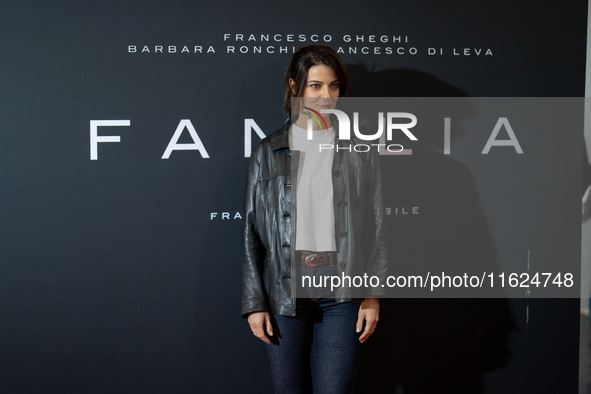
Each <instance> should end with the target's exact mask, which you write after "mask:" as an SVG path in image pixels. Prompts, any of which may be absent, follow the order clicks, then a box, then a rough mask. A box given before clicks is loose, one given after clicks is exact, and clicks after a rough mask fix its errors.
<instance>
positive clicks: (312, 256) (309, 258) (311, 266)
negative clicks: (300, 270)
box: [304, 253, 320, 268]
mask: <svg viewBox="0 0 591 394" xmlns="http://www.w3.org/2000/svg"><path fill="white" fill-rule="evenodd" d="M316 257H318V253H310V254H309V255H307V256H306V257H304V264H306V265H307V266H308V267H310V268H315V267H318V266H319V265H320V264H313V263H311V262H310V261H312V260H313V259H314V258H316Z"/></svg>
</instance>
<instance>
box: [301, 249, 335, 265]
mask: <svg viewBox="0 0 591 394" xmlns="http://www.w3.org/2000/svg"><path fill="white" fill-rule="evenodd" d="M298 255H299V256H300V261H301V263H302V264H303V265H307V266H308V267H311V268H314V267H318V266H321V265H330V266H333V265H335V264H336V263H337V254H336V253H326V252H325V253H314V252H298Z"/></svg>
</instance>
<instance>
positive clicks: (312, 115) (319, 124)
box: [304, 107, 328, 130]
mask: <svg viewBox="0 0 591 394" xmlns="http://www.w3.org/2000/svg"><path fill="white" fill-rule="evenodd" d="M304 109H307V110H308V111H311V112H313V113H314V114H316V115H318V116H319V117H320V119H322V123H324V127H326V130H328V125H327V124H326V120H324V117H323V116H322V115H320V112H318V111H315V110H313V109H312V108H309V107H304ZM304 113H305V114H306V115H309V116H311V117H312V118H314V120H315V121H316V123H318V126H320V129H322V123H320V119H318V117H317V116H315V115H314V114H311V113H309V112H304Z"/></svg>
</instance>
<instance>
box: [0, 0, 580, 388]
mask: <svg viewBox="0 0 591 394" xmlns="http://www.w3.org/2000/svg"><path fill="white" fill-rule="evenodd" d="M0 18H1V19H2V22H1V24H0V37H1V38H0V51H1V52H0V53H1V55H0V92H1V93H0V94H1V97H2V107H1V116H0V168H1V171H0V225H1V226H0V248H1V254H0V316H1V318H0V349H1V350H0V391H2V392H25V393H38V392H48V393H49V392H59V393H64V392H76V393H79V392H88V393H93V392H94V393H106V392H145V393H149V392H153V393H161V392H182V393H184V392H207V393H219V392H243V393H250V392H253V393H254V392H257V393H261V392H270V390H271V389H270V377H269V374H268V371H267V365H266V359H265V355H264V349H263V347H262V344H261V343H259V341H258V340H256V338H254V337H253V336H252V334H251V333H250V330H249V329H248V326H247V324H246V321H244V320H243V319H241V317H240V301H239V300H240V229H241V224H242V220H241V213H242V196H243V185H244V177H245V173H246V168H247V163H248V160H247V159H246V158H245V154H244V145H245V142H244V141H245V119H253V120H254V122H256V124H257V125H258V127H260V129H261V130H262V131H263V132H264V133H265V134H269V133H271V132H272V131H273V130H275V129H276V128H277V127H278V126H279V125H280V124H281V123H282V122H283V115H282V113H281V100H282V92H281V80H282V74H283V70H284V67H285V64H286V62H287V60H288V56H289V53H291V52H292V51H293V47H296V46H298V45H302V44H310V43H311V42H312V40H313V39H315V36H313V35H314V34H318V35H319V38H320V40H319V41H320V42H323V41H324V40H323V39H322V37H324V36H325V35H329V36H330V42H329V44H331V45H333V46H335V47H337V48H339V47H340V48H342V49H343V51H344V52H345V53H344V54H343V56H342V57H343V60H344V61H345V63H347V65H349V66H350V69H351V85H350V86H351V94H354V93H355V92H357V95H368V96H455V95H466V96H498V97H505V96H507V97H521V96H524V97H529V96H537V97H544V96H549V97H561V96H565V97H566V96H584V75H585V52H586V42H585V37H586V20H587V2H586V1H582V0H581V1H569V2H563V1H558V0H551V1H544V2H539V1H529V0H528V1H521V2H517V4H515V3H514V2H504V1H448V2H445V3H441V4H435V3H434V2H429V1H417V0H413V1H406V0H403V1H397V2H387V1H364V2H354V1H340V2H334V3H333V2H320V3H318V2H308V1H300V2H291V3H277V2H271V1H269V2H265V1H253V2H246V3H238V2H224V1H220V2H215V3H214V2H207V3H206V2H194V1H180V0H179V1H166V2H164V1H141V2H140V1H128V2H110V1H104V2H92V3H88V2H74V1H43V2H42V1H32V2H17V1H8V0H7V1H3V2H2V3H1V4H0ZM225 34H229V36H228V37H227V38H225ZM236 34H242V35H243V39H244V41H243V42H241V41H238V40H237V37H236ZM251 34H253V35H254V38H255V40H256V41H252V40H251V41H248V38H249V36H250V35H251ZM277 34H279V35H280V36H277V37H278V39H279V40H280V41H274V36H275V35H277ZM288 34H294V42H288V41H287V40H288V36H287V35H288ZM261 35H264V36H267V35H268V36H269V37H270V41H269V42H264V41H263V42H261ZM299 35H304V36H305V37H304V38H305V39H304V41H303V42H299V41H298V37H299ZM371 35H375V36H376V38H375V40H376V41H378V42H376V43H372V42H369V41H370V40H371V38H370V36H371ZM344 36H350V37H351V39H352V40H351V41H350V42H346V41H345V39H344ZM357 36H360V37H363V42H360V41H358V40H357ZM381 36H386V40H387V42H386V43H382V42H379V39H380V37H381ZM157 46H162V48H163V49H162V53H160V52H157ZM169 46H174V47H175V48H174V49H173V48H169ZM184 46H187V50H188V51H189V53H185V52H182V50H183V47H184ZM195 46H200V47H202V52H203V53H195ZM228 46H233V47H234V53H228ZM259 46H260V48H261V52H262V53H255V50H256V49H257V47H259ZM144 47H146V50H145V51H143V50H144ZM376 47H379V48H380V49H379V50H376V49H375V48H376ZM241 48H242V51H244V52H246V53H241V52H240V50H241ZM350 48H354V49H355V50H356V51H357V53H356V54H350V53H349V51H350ZM364 48H367V49H364ZM386 48H391V50H392V52H393V53H392V54H387V53H386V52H387V51H388V50H387V49H386ZM399 48H402V49H399ZM413 48H414V49H413ZM429 48H434V50H435V52H436V53H437V54H436V55H429ZM465 48H468V50H467V52H465ZM415 49H416V54H412V53H414V50H415ZM134 50H135V51H134ZM142 51H143V52H142ZM208 51H209V52H210V53H207V52H208ZM376 51H378V52H379V53H380V54H376ZM397 51H401V52H402V53H403V54H398V52H397ZM269 52H273V53H269ZM282 52H288V53H282ZM363 52H369V54H364V53H363ZM440 53H442V54H440ZM454 53H459V55H455V54H454ZM464 53H469V55H464ZM477 53H479V54H477ZM487 53H489V54H488V55H487ZM392 76H395V81H397V82H396V83H391V77H392ZM386 82H388V83H386ZM368 86H370V87H373V88H368ZM182 119H189V120H190V121H191V124H192V125H193V127H194V128H195V131H196V132H197V134H198V136H199V139H200V140H201V142H202V143H203V146H204V149H205V150H206V151H207V154H208V156H209V158H203V154H204V150H203V149H202V150H201V151H195V150H192V151H179V150H177V151H173V152H172V154H171V156H170V158H169V159H161V157H162V156H163V153H164V151H165V149H166V147H167V145H168V144H169V141H170V140H171V138H172V136H173V134H174V132H175V130H176V129H177V126H178V125H179V123H180V122H181V120H182ZM91 120H129V124H130V125H129V126H119V127H99V129H98V134H99V135H101V136H108V135H112V136H120V142H118V143H114V142H113V143H99V144H98V160H90V158H91V157H90V142H91V139H90V121H91ZM247 131H248V132H250V129H249V128H247ZM580 134H581V135H582V130H581V132H580ZM247 135H250V133H248V134H247ZM252 135H253V137H252V139H253V144H254V143H256V142H257V141H258V139H259V138H258V137H257V136H256V133H254V132H253V133H252ZM466 141H470V139H469V138H468V139H467V140H466ZM179 142H180V143H190V142H192V140H191V138H190V136H189V133H188V132H187V130H185V131H184V133H183V135H182V136H181V138H180V139H179ZM469 145H470V144H468V146H469ZM499 149H500V148H499ZM571 150H572V149H571ZM561 152H562V153H560V155H561V156H559V157H555V156H552V155H549V156H548V160H561V158H564V157H566V156H568V155H569V154H570V155H572V157H574V159H573V160H578V159H577V158H578V157H579V156H580V155H581V152H578V151H577V149H574V151H566V152H564V151H561ZM423 157H424V156H423ZM451 158H452V159H453V161H449V160H447V161H445V164H446V166H444V167H441V168H447V169H449V171H451V172H447V173H442V174H440V175H441V176H443V177H446V176H447V177H449V178H450V179H451V178H453V180H454V181H455V182H456V183H455V184H454V185H457V186H458V187H460V188H461V189H460V190H464V196H466V200H467V201H469V205H468V207H469V212H476V213H477V214H478V215H482V218H483V221H481V222H479V223H480V226H479V227H478V229H477V231H478V232H479V234H483V235H482V236H483V237H485V238H486V239H488V241H487V243H486V244H485V246H484V247H485V248H489V249H490V250H491V253H492V257H487V258H494V259H497V260H499V261H501V262H503V261H505V260H506V259H510V258H513V256H514V255H513V254H512V253H515V254H516V255H518V256H519V258H520V259H521V258H524V253H526V249H527V242H525V244H524V248H523V249H521V250H517V251H515V250H508V249H507V248H504V246H503V245H504V242H503V240H504V238H503V237H511V236H515V234H512V233H510V232H509V233H507V232H505V231H504V229H505V228H510V227H511V226H510V221H511V218H512V215H511V214H507V216H500V217H499V216H498V215H495V212H496V211H495V210H494V207H495V204H494V203H493V202H494V201H498V200H499V199H501V200H502V201H504V202H509V203H510V202H511V201H513V199H514V197H512V194H511V193H510V192H508V191H507V190H506V189H502V188H501V189H499V190H497V191H494V188H492V187H491V184H487V183H484V184H482V183H480V184H478V183H477V182H474V180H473V176H474V175H473V174H472V175H471V170H470V166H469V161H468V162H466V161H465V160H464V161H462V160H463V157H462V156H461V155H460V156H455V157H454V153H453V152H452V155H451ZM382 159H383V161H384V162H385V163H386V165H385V167H386V168H387V167H388V166H395V167H397V166H402V167H404V166H407V168H414V170H416V171H418V173H419V174H421V171H422V173H424V174H425V175H426V173H425V168H427V167H426V165H427V164H428V163H433V161H431V160H439V159H441V157H440V156H437V157H434V158H431V159H429V158H425V161H424V162H421V157H420V156H418V155H415V156H413V158H412V160H410V158H404V157H396V158H393V157H383V158H382ZM405 159H409V160H407V161H406V162H405V161H404V160H405ZM392 160H394V161H392ZM496 160H501V161H502V160H503V159H502V155H501V156H500V157H497V159H496ZM507 160H512V159H511V158H508V159H507ZM421 163H422V164H421ZM392 171H394V170H392ZM455 174H459V176H458V177H456V176H455ZM579 175H580V173H576V171H574V170H573V172H571V173H569V174H563V177H561V181H562V182H563V183H560V185H563V184H564V185H566V186H565V187H566V188H567V189H568V190H571V189H572V190H574V188H575V186H577V182H579V184H580V176H579ZM493 178H494V177H493ZM426 179H430V178H423V183H421V181H419V184H418V185H415V184H414V183H412V182H409V183H410V184H408V185H406V186H405V189H408V190H415V193H416V195H422V196H424V194H420V193H419V191H420V190H422V189H421V187H423V186H421V185H424V184H425V183H424V182H425V180H426ZM494 179H496V181H495V182H498V181H499V179H501V178H494ZM550 181H552V180H550ZM493 184H494V183H493ZM413 187H416V188H415V189H413ZM462 188H464V189H462ZM432 190H433V189H429V188H427V190H426V191H425V192H429V191H432ZM435 190H436V191H439V192H440V193H439V194H436V195H437V196H439V197H442V198H441V199H439V200H438V204H443V203H444V202H445V201H446V199H445V197H449V195H447V194H445V193H444V194H443V195H442V194H441V193H442V192H443V190H441V189H437V188H436V189H435ZM556 190H564V188H563V187H562V186H560V187H557V188H556ZM495 193H498V194H495ZM560 193H561V192H559V193H558V194H559V195H561V194H560ZM568 193H570V191H569V192H567V194H568ZM575 194H576V193H570V194H568V196H567V199H566V200H558V201H556V203H555V206H556V207H557V208H556V210H555V211H553V212H552V213H551V214H550V215H549V216H548V217H544V218H543V219H542V217H541V216H540V215H539V214H538V215H536V214H535V212H534V213H533V214H532V216H528V217H533V218H535V220H534V221H533V222H532V223H531V226H532V227H533V226H535V227H536V228H540V227H543V226H547V228H552V223H554V222H552V219H551V218H552V217H558V216H560V215H563V214H564V215H566V216H567V217H568V218H569V219H568V220H569V222H568V223H571V224H572V226H570V227H568V228H567V229H565V231H567V233H568V234H570V233H571V232H572V231H576V230H573V229H574V228H575V227H573V226H575V225H579V230H578V231H580V222H576V219H577V212H578V210H580V206H576V204H575V202H576V198H579V197H580V196H576V195H575ZM538 197H539V196H536V195H530V196H527V195H523V194H520V195H519V197H515V198H521V199H523V198H526V199H530V200H531V204H533V205H534V206H535V204H536V199H537V198H538ZM392 198H393V202H392V204H404V202H403V199H404V198H412V196H410V197H409V196H408V195H406V196H405V195H397V194H394V195H392ZM396 199H401V200H400V201H398V200H396ZM522 202H523V201H522ZM410 203H411V204H412V203H414V201H411V202H410ZM439 207H440V208H441V207H443V208H445V205H443V206H441V205H440V206H439ZM214 213H215V214H216V215H213V214H214ZM223 213H227V215H224V214H223ZM463 214H464V215H466V211H464V212H463ZM530 214H531V213H530ZM518 216H519V215H518ZM225 217H229V219H225ZM464 217H465V216H464ZM519 217H521V216H519ZM548 218H549V219H548ZM427 219H428V218H427ZM546 219H547V220H546ZM405 220H406V219H405ZM424 220H426V219H423V222H422V224H420V225H419V228H425V229H431V230H432V231H436V230H437V226H436V222H433V221H431V222H429V220H427V221H426V222H425V221H424ZM579 220H580V219H579ZM575 222H576V223H575ZM460 223H462V221H460ZM391 224H392V228H393V229H394V230H393V231H396V229H398V231H400V229H403V228H404V227H400V226H408V228H410V227H412V226H414V225H415V224H416V223H401V222H396V221H391ZM420 226H423V227H420ZM462 231H465V228H464V230H462ZM556 231H558V230H556ZM456 234H458V236H459V237H461V236H462V234H463V233H462V232H461V231H460V233H456ZM546 236H547V237H550V238H551V237H552V234H547V235H546ZM411 241H412V240H411ZM572 242H573V243H572V245H571V246H572V248H569V249H568V250H566V249H558V250H555V251H554V253H556V256H555V257H554V258H556V259H557V264H559V263H560V261H559V260H560V258H561V256H562V254H563V253H566V254H568V255H569V258H571V256H572V254H573V253H578V250H576V247H577V245H578V242H580V241H579V239H577V237H576V232H575V233H574V235H573V239H572ZM561 246H562V247H564V245H561ZM573 250H574V251H573ZM405 252H407V253H411V252H412V250H410V249H408V250H406V251H405ZM489 301H490V302H491V304H489V303H488V302H489ZM416 302H418V301H416V300H414V301H413V300H407V301H396V300H392V301H391V302H389V303H388V305H387V306H385V307H384V312H383V325H382V326H381V327H380V328H379V331H378V334H379V336H378V334H376V338H372V341H370V342H368V346H367V347H366V351H365V359H364V360H365V361H364V365H363V366H362V370H361V372H360V376H359V383H360V387H361V388H360V391H363V387H366V388H369V387H374V390H375V391H374V392H377V391H378V390H384V391H385V392H393V391H394V390H395V387H397V386H398V384H404V385H405V389H406V390H407V391H408V392H411V390H413V389H415V390H416V391H415V392H421V391H422V392H434V391H427V390H433V388H425V387H424V386H421V385H420V384H418V383H416V381H417V380H430V381H435V382H439V381H441V382H445V384H442V386H440V387H455V390H456V391H455V392H461V384H464V383H461V382H468V383H470V382H472V383H470V384H471V386H469V387H468V386H467V388H465V390H466V392H479V391H487V392H491V393H507V392H522V393H527V392H532V393H534V392H535V393H542V392H548V393H556V392H565V393H566V392H573V393H574V392H575V390H576V386H577V365H578V322H579V320H578V319H579V315H578V304H579V301H578V300H577V299H564V300H533V299H531V300H528V299H520V300H510V301H509V302H504V301H494V300H493V301H491V300H488V301H483V303H478V302H476V303H470V300H468V301H465V300H462V301H461V302H468V303H469V305H464V304H461V303H460V304H459V302H460V301H457V300H456V301H453V300H451V302H452V303H451V304H448V305H446V304H445V301H441V300H439V301H437V300H435V301H432V303H431V304H429V303H428V304H425V303H424V302H425V301H421V302H423V304H416ZM441 303H443V304H441ZM466 311H468V312H466ZM526 314H528V315H527V316H529V317H528V318H527V320H526ZM399 316H400V318H398V317H399ZM493 317H496V318H498V319H496V322H497V323H498V322H500V323H498V324H492V320H493ZM453 322H458V323H457V324H456V325H455V326H454V324H452V323H453ZM439 327H441V328H442V329H441V330H438V328H439ZM458 327H463V328H465V327H469V330H468V331H469V332H467V333H462V332H460V333H458V331H457V330H458ZM488 327H490V329H489V328H488ZM421 328H423V329H424V328H428V329H427V331H420V329H421ZM417 330H419V331H417ZM380 336H381V338H380ZM380 344H383V346H380ZM474 360H478V362H474ZM443 366H446V367H445V368H442V367H443ZM364 385H365V386H364ZM446 385H447V386H446ZM448 390H452V389H448ZM447 392H453V391H447Z"/></svg>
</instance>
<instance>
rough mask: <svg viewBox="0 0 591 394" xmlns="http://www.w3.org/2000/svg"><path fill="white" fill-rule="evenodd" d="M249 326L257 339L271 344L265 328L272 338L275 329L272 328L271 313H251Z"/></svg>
mask: <svg viewBox="0 0 591 394" xmlns="http://www.w3.org/2000/svg"><path fill="white" fill-rule="evenodd" d="M248 324H250V329H251V330H252V333H253V334H254V336H255V337H257V338H259V339H260V340H261V341H263V342H265V343H267V344H269V343H271V340H270V339H269V338H267V335H265V328H266V329H267V334H269V336H270V337H272V336H273V327H272V326H271V316H270V315H269V312H251V313H249V314H248Z"/></svg>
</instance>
